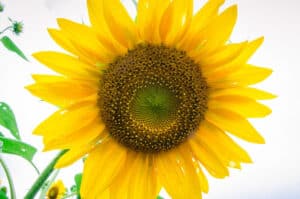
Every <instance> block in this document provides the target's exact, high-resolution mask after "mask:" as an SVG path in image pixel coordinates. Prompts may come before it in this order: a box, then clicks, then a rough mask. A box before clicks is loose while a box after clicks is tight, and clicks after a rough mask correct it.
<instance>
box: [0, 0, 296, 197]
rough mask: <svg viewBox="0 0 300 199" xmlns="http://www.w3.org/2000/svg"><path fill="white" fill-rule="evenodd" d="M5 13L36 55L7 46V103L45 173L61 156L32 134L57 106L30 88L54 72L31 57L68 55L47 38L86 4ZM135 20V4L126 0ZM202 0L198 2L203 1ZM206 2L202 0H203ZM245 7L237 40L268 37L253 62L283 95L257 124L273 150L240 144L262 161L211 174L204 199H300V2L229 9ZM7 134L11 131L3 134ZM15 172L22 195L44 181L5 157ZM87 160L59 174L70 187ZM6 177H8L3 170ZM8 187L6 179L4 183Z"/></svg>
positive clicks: (242, 1)
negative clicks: (19, 24) (221, 175)
mask: <svg viewBox="0 0 300 199" xmlns="http://www.w3.org/2000/svg"><path fill="white" fill-rule="evenodd" d="M2 2H3V3H4V4H5V6H6V7H5V12H4V14H1V15H0V30H1V29H2V28H4V27H5V26H6V23H7V17H8V16H10V17H11V18H13V19H15V20H21V21H23V22H24V24H25V29H24V33H23V34H22V35H21V36H20V37H18V38H17V37H15V36H12V38H13V40H15V41H16V43H17V44H18V46H19V47H20V48H21V49H22V50H23V51H24V52H25V54H26V55H27V56H28V57H29V59H30V62H25V61H23V60H22V59H20V58H18V57H17V56H16V55H14V54H12V53H9V52H7V51H6V50H5V49H4V48H3V47H2V46H0V101H4V102H7V103H8V104H9V105H10V106H11V107H12V109H13V110H14V112H15V114H16V118H17V122H18V124H19V129H20V131H21V136H22V138H23V140H25V141H26V142H28V143H31V144H32V145H34V146H36V147H37V148H38V149H39V152H38V153H37V154H36V156H35V158H34V162H35V163H36V164H37V166H38V167H39V168H40V169H42V168H44V167H45V166H46V165H47V163H48V162H49V161H50V160H51V158H52V157H53V155H54V154H55V153H56V152H47V153H42V152H41V149H42V147H43V146H42V140H41V138H39V137H36V136H33V135H31V132H32V130H33V129H34V127H35V126H36V125H37V124H38V123H39V122H40V121H42V120H43V119H45V118H46V117H47V116H48V115H50V114H51V113H52V112H53V111H54V110H55V107H53V106H51V105H49V104H47V103H45V102H41V101H40V100H39V99H38V98H35V97H33V96H31V95H30V94H29V93H28V92H27V91H26V90H25V89H24V88H23V87H24V86H25V85H28V84H30V83H31V82H32V80H31V77H30V74H31V73H45V72H46V73H47V72H49V71H48V70H46V69H45V67H44V66H42V65H40V64H39V63H38V62H36V61H35V60H34V59H33V58H32V57H30V55H31V54H32V53H33V52H35V51H39V50H49V49H50V50H59V51H62V50H61V49H60V48H59V47H58V46H56V45H55V43H54V42H53V41H52V40H51V39H50V37H49V36H48V35H47V31H46V29H47V27H56V22H55V19H56V18H58V17H65V18H69V19H73V20H75V21H78V22H82V21H83V22H86V23H88V20H87V11H86V6H85V0H64V1H61V0H26V1H21V0H9V1H8V0H2ZM124 2H125V4H126V5H127V6H128V7H129V8H130V10H131V14H132V15H134V9H133V5H132V4H131V3H130V0H127V1H124ZM197 2H198V0H197ZM200 2H202V1H200ZM233 3H237V4H238V6H239V19H238V23H237V25H236V28H235V31H234V34H233V36H232V39H231V40H232V41H234V42H238V41H243V40H247V39H254V38H256V37H259V36H261V35H264V36H265V43H264V44H263V46H262V47H261V48H260V49H259V51H258V52H257V54H256V55H255V56H254V57H253V58H252V59H251V63H253V64H257V65H262V66H267V67H270V68H272V69H273V70H274V73H273V75H272V76H271V77H270V78H269V79H268V80H267V81H266V82H264V83H262V84H260V85H258V87H260V88H265V89H266V90H268V91H271V92H274V93H275V94H277V95H278V96H279V97H278V98H277V99H276V100H273V101H270V102H266V104H268V105H270V106H271V107H272V109H273V114H272V115H271V116H269V117H267V118H265V119H258V120H255V121H254V120H253V121H254V124H255V126H256V128H257V129H258V130H259V131H260V132H261V133H262V135H263V136H264V137H265V138H266V142H267V144H266V145H252V144H248V143H245V142H243V141H240V140H239V141H238V142H239V143H240V144H242V145H243V146H244V147H245V148H246V149H247V150H248V151H249V153H250V154H251V156H252V158H253V160H254V162H255V163H254V164H251V165H243V170H242V171H239V170H231V176H230V177H229V178H227V179H225V180H218V179H213V178H211V177H209V181H210V192H209V194H208V195H204V197H203V198H204V199H220V198H230V199H269V198H270V199H287V198H288V199H298V198H300V190H298V186H296V185H299V184H300V169H299V168H300V156H299V152H300V144H299V143H298V142H299V140H300V133H299V127H298V124H299V122H300V120H299V115H300V106H299V105H300V102H299V97H300V94H299V83H300V78H299V74H300V69H299V68H300V59H299V52H300V47H299V46H300V39H299V35H300V26H299V24H300V16H299V15H300V14H299V8H300V1H298V0H288V1H279V0H275V1H274V0H264V1H259V0H251V1H249V0H229V1H227V4H226V5H227V6H228V5H231V4H233ZM198 6H199V5H198ZM0 130H3V129H0ZM3 157H4V158H5V160H6V161H7V162H8V164H9V166H10V170H11V172H12V174H13V178H14V182H15V186H16V189H17V196H18V198H23V196H24V194H25V193H26V190H27V189H28V188H29V187H30V185H31V184H32V182H33V181H34V179H35V178H36V177H37V176H36V174H35V172H34V170H33V169H32V168H31V167H30V165H29V164H28V163H27V162H25V161H24V160H22V159H20V158H18V157H14V156H8V155H3ZM81 166H82V164H81V162H80V161H79V162H78V163H76V164H74V165H73V166H71V167H68V168H66V169H63V170H62V171H61V173H60V175H59V177H60V178H63V180H64V181H65V183H66V184H67V185H69V186H70V185H71V184H72V183H73V175H74V174H76V173H77V172H79V171H80V169H81ZM0 178H1V179H3V178H5V175H4V173H3V171H2V170H1V169H0ZM3 181H4V183H5V182H6V181H5V179H3Z"/></svg>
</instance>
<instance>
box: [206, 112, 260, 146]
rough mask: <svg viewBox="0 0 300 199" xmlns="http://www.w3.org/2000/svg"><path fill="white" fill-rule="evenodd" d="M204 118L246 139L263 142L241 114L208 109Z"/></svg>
mask: <svg viewBox="0 0 300 199" xmlns="http://www.w3.org/2000/svg"><path fill="white" fill-rule="evenodd" d="M205 117H206V120H207V121H209V122H211V123H212V124H214V125H216V126H217V127H219V128H220V129H222V130H226V131H228V132H229V133H232V134H233V135H235V136H237V137H239V138H242V139H244V140H246V141H249V142H253V143H259V144H263V143H265V141H264V138H263V137H262V136H261V135H260V134H259V133H258V132H257V131H256V130H255V129H254V128H253V126H252V125H251V124H250V123H249V122H248V121H247V120H246V119H245V118H243V117H242V116H240V115H238V114H236V113H233V112H231V111H229V110H226V109H209V110H208V111H207V113H206V115H205Z"/></svg>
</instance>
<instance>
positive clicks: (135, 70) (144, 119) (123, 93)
mask: <svg viewBox="0 0 300 199" xmlns="http://www.w3.org/2000/svg"><path fill="white" fill-rule="evenodd" d="M207 90H208V86H207V83H206V81H205V79H204V78H203V76H202V74H201V71H200V67H199V65H198V64H196V63H195V62H194V61H193V60H192V59H191V58H190V57H188V56H187V55H186V53H185V52H184V51H179V50H177V49H175V48H170V47H166V46H164V45H150V44H140V45H138V46H136V47H135V48H134V49H133V50H130V51H128V53H127V54H126V55H123V56H120V57H118V58H117V59H116V60H115V61H114V62H112V63H111V64H109V67H108V68H107V70H106V71H105V72H104V74H103V76H102V78H101V81H100V89H99V99H98V104H99V108H100V114H101V117H102V119H103V121H104V123H105V125H106V127H107V129H108V131H109V133H110V135H111V136H112V137H113V138H114V139H115V140H117V141H118V142H119V143H121V144H122V145H124V146H126V147H128V148H130V149H132V150H135V151H140V152H145V153H155V152H160V151H166V150H169V149H172V148H174V147H176V146H178V145H179V144H180V143H182V142H183V141H184V140H186V138H187V137H188V136H190V135H191V134H193V133H194V132H195V130H196V129H197V128H198V126H199V124H200V122H201V121H202V120H203V119H204V114H205V112H206V110H207Z"/></svg>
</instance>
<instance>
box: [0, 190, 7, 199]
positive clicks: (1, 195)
mask: <svg viewBox="0 0 300 199" xmlns="http://www.w3.org/2000/svg"><path fill="white" fill-rule="evenodd" d="M0 199H8V197H7V195H6V193H4V192H3V191H2V190H0Z"/></svg>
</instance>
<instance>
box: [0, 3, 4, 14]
mask: <svg viewBox="0 0 300 199" xmlns="http://www.w3.org/2000/svg"><path fill="white" fill-rule="evenodd" d="M3 10H4V5H3V4H2V3H1V2H0V12H3Z"/></svg>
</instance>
